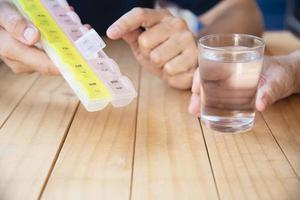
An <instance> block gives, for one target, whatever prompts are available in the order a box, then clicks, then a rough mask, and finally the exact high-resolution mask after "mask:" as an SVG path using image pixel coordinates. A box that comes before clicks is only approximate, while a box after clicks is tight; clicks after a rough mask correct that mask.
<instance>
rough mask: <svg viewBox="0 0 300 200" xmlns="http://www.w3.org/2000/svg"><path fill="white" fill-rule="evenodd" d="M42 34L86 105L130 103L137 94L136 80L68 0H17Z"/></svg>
mask: <svg viewBox="0 0 300 200" xmlns="http://www.w3.org/2000/svg"><path fill="white" fill-rule="evenodd" d="M13 2H14V4H15V5H16V7H17V8H18V9H19V11H20V12H21V13H22V14H23V15H24V16H25V17H26V18H27V19H28V20H30V21H31V22H32V23H33V24H34V25H35V26H36V27H37V28H38V29H39V31H40V33H41V41H40V43H41V45H42V48H43V49H44V50H45V51H46V53H47V54H48V56H49V57H50V58H51V60H52V61H53V63H54V64H55V65H56V67H57V68H58V69H59V71H60V73H61V74H62V76H63V77H64V79H65V80H66V81H67V83H68V84H69V85H70V87H71V88H72V89H73V91H74V92H75V94H76V95H77V96H78V98H79V99H80V101H81V103H82V104H83V105H84V107H85V108H86V109H87V110H88V111H90V112H93V111H98V110H101V109H103V108H104V107H106V106H107V105H108V104H109V103H110V102H111V103H112V105H113V106H115V107H121V106H126V105H128V104H129V103H130V102H131V101H132V100H133V99H134V98H135V97H136V96H137V93H136V90H135V89H134V87H133V84H132V82H131V81H130V80H129V79H128V78H127V77H126V76H123V75H122V74H121V72H120V69H119V66H118V65H117V63H116V62H115V61H114V60H113V59H111V58H109V57H108V56H107V55H106V54H105V52H104V51H103V48H104V47H105V43H104V41H103V40H102V39H101V37H100V36H99V35H98V34H97V32H96V31H95V30H94V29H91V30H89V29H88V28H86V27H85V26H83V25H82V23H81V21H80V18H79V17H78V15H77V14H76V13H75V12H74V11H72V10H71V9H70V7H69V5H68V3H67V1H65V0H13Z"/></svg>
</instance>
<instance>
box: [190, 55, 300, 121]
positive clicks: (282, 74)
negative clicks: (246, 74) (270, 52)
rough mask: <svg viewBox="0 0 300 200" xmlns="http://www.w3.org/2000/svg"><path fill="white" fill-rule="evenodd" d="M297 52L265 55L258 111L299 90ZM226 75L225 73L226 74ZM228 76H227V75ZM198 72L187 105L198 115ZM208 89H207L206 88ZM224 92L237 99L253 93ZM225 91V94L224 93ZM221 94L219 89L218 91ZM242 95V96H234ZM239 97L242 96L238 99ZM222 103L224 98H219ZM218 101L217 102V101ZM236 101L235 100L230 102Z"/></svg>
mask: <svg viewBox="0 0 300 200" xmlns="http://www.w3.org/2000/svg"><path fill="white" fill-rule="evenodd" d="M299 53H300V51H299V52H298V54H297V53H294V54H291V55H289V56H273V57H266V58H265V61H264V66H263V71H262V75H261V78H260V82H259V86H258V90H257V97H256V100H255V107H256V109H257V110H258V111H264V110H265V109H266V108H267V107H268V106H270V105H271V104H272V103H274V102H276V101H278V100H280V99H283V98H285V97H288V96H289V95H291V94H293V93H296V92H300V91H299V82H300V80H298V79H300V78H299V76H298V75H299V74H298V73H297V72H296V70H298V72H299V67H300V66H296V65H297V64H299V63H300V62H299ZM226 76H227V75H226ZM227 77H228V76H227ZM200 88H201V83H200V72H199V68H198V69H197V70H196V72H195V74H194V80H193V86H192V96H191V100H190V105H189V112H190V113H191V114H193V115H196V116H199V115H200V95H201V94H200V90H201V89H200ZM213 89H214V90H213V91H214V92H215V93H216V94H217V93H218V92H216V91H217V90H216V89H217V88H213ZM207 91H208V90H207ZM223 92H224V94H223V95H222V96H224V95H225V96H226V95H228V96H231V97H232V96H234V97H235V98H234V99H237V100H238V102H241V101H239V100H242V99H244V97H245V96H247V95H249V96H248V97H250V96H251V95H253V94H250V93H249V94H248V93H247V92H245V91H244V92H243V93H241V92H237V93H230V92H228V91H226V90H223ZM225 93H226V94H225ZM219 94H221V91H220V92H219ZM235 95H242V96H235ZM239 97H243V98H241V99H238V98H239ZM221 101H223V102H222V103H224V102H225V101H226V98H223V99H221ZM217 103H219V102H217ZM231 103H236V102H231Z"/></svg>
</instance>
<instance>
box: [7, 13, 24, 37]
mask: <svg viewBox="0 0 300 200" xmlns="http://www.w3.org/2000/svg"><path fill="white" fill-rule="evenodd" d="M5 21H6V24H7V25H6V27H7V29H9V30H8V31H11V32H14V33H16V32H17V31H18V29H19V28H20V26H22V25H23V24H25V19H24V18H22V17H21V16H19V15H16V14H15V15H7V16H6V17H5Z"/></svg>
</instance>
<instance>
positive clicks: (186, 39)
mask: <svg viewBox="0 0 300 200" xmlns="http://www.w3.org/2000/svg"><path fill="white" fill-rule="evenodd" d="M181 40H182V41H184V42H189V41H192V42H194V36H193V34H192V33H191V32H190V31H184V32H183V33H182V34H181Z"/></svg>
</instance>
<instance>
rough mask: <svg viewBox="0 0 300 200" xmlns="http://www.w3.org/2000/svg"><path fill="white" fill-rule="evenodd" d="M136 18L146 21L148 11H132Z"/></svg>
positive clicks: (141, 9)
mask: <svg viewBox="0 0 300 200" xmlns="http://www.w3.org/2000/svg"><path fill="white" fill-rule="evenodd" d="M132 12H133V13H134V16H136V17H138V18H139V19H144V18H145V15H146V10H145V9H144V8H140V7H136V8H133V9H132Z"/></svg>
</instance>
